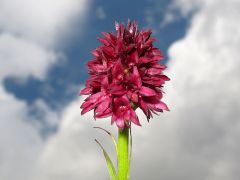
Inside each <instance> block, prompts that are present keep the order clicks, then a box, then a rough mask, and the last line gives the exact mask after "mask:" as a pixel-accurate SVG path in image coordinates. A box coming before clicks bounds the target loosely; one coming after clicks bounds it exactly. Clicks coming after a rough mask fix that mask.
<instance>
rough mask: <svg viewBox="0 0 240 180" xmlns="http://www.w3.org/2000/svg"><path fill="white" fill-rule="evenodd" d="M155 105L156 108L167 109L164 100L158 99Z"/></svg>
mask: <svg viewBox="0 0 240 180" xmlns="http://www.w3.org/2000/svg"><path fill="white" fill-rule="evenodd" d="M155 107H156V108H157V109H161V110H165V111H169V109H168V107H167V105H166V104H165V103H164V102H162V101H160V102H159V103H158V104H155Z"/></svg>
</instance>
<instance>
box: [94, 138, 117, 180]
mask: <svg viewBox="0 0 240 180" xmlns="http://www.w3.org/2000/svg"><path fill="white" fill-rule="evenodd" d="M95 141H96V143H97V144H98V145H99V146H100V148H101V149H102V151H103V155H104V157H105V160H106V163H107V168H108V172H109V175H110V177H111V180H118V177H117V173H116V170H115V168H114V165H113V163H112V161H111V159H110V157H109V155H108V153H107V151H106V150H105V149H104V148H103V146H102V145H101V144H100V142H99V141H98V140H97V139H95Z"/></svg>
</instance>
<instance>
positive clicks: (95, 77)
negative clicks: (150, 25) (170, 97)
mask: <svg viewBox="0 0 240 180" xmlns="http://www.w3.org/2000/svg"><path fill="white" fill-rule="evenodd" d="M115 28H116V33H115V34H112V33H106V32H103V33H102V34H103V36H102V37H100V38H98V39H99V41H100V42H101V46H100V47H98V48H97V49H95V50H93V51H92V54H93V56H94V57H93V59H92V60H90V61H89V62H88V63H87V66H88V72H89V79H88V80H87V82H86V87H85V88H84V89H83V90H82V91H81V93H80V94H81V95H88V97H87V98H86V99H85V100H84V102H83V104H82V105H81V109H82V112H81V114H85V113H86V112H89V111H91V110H94V118H95V119H96V118H106V117H111V124H114V123H115V124H116V126H117V128H118V142H116V140H115V139H114V137H113V136H112V134H111V133H110V132H108V131H106V130H104V131H106V132H107V133H108V134H109V135H110V136H111V137H112V139H113V141H114V144H115V147H116V151H117V157H118V158H117V160H118V171H116V170H115V168H114V165H113V163H112V161H111V159H110V158H109V156H108V154H107V153H106V151H105V150H104V148H103V147H102V146H101V144H100V143H99V142H98V141H97V140H96V141H97V143H98V144H99V145H100V147H101V148H102V149H103V153H104V156H105V158H106V161H107V166H108V170H109V173H110V176H111V179H112V180H128V178H129V167H130V157H129V151H130V149H129V144H131V143H129V139H130V142H131V136H129V132H130V131H131V125H132V124H135V125H137V126H141V122H140V120H139V118H138V116H137V114H136V111H135V110H136V109H137V108H140V109H141V110H142V111H143V112H144V114H145V115H146V117H147V120H148V121H149V119H150V118H152V117H153V116H152V115H153V113H154V114H156V113H157V112H163V111H164V110H166V111H167V110H168V107H167V105H166V104H165V103H164V102H163V101H162V97H163V91H162V87H163V84H164V83H165V81H168V80H169V78H168V77H167V76H166V75H164V74H163V71H164V70H165V69H166V66H165V65H162V64H160V63H159V62H160V61H161V60H162V59H163V55H162V53H161V52H160V50H159V49H158V48H156V47H154V46H153V42H154V41H155V39H154V38H152V37H151V33H152V32H151V30H139V29H138V26H137V23H136V22H132V21H128V24H127V26H126V27H125V26H124V24H122V23H121V24H119V23H117V22H116V23H115Z"/></svg>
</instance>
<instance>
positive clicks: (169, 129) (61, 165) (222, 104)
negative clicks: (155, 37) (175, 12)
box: [40, 0, 240, 180]
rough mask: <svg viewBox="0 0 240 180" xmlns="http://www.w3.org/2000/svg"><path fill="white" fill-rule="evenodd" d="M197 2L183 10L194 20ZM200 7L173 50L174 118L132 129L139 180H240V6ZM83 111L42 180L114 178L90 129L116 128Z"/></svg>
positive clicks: (74, 108)
mask: <svg viewBox="0 0 240 180" xmlns="http://www.w3.org/2000/svg"><path fill="white" fill-rule="evenodd" d="M186 2H188V1H186ZM191 2H192V4H191V3H190V4H187V5H188V6H187V7H185V3H183V4H182V6H183V7H182V6H181V8H182V9H183V10H184V8H186V9H185V12H187V11H190V9H191V7H194V8H195V7H196V6H199V5H196V4H194V3H193V1H191ZM196 2H197V3H198V1H196ZM201 3H202V4H201V9H199V11H198V12H197V14H196V15H194V16H193V19H192V20H191V25H190V27H189V29H188V31H187V34H186V36H185V37H184V38H183V39H182V40H180V41H178V42H176V43H174V44H173V45H172V46H171V47H170V49H169V56H170V61H169V64H168V66H169V69H168V74H169V76H170V77H171V81H170V82H168V83H167V88H166V89H165V91H166V92H167V94H166V98H165V101H166V102H168V104H169V107H170V109H171V111H170V112H168V113H164V114H162V115H161V116H159V117H155V118H154V119H153V120H151V122H150V124H147V123H143V127H142V128H139V127H135V128H134V129H133V136H134V142H133V145H134V146H133V161H132V179H138V180H141V179H142V180H145V179H149V180H156V179H164V180H175V179H179V180H192V179H194V180H225V179H231V180H238V179H239V177H240V174H239V172H240V169H239V167H240V164H239V162H240V159H239V155H238V153H239V151H240V146H239V143H238V141H239V138H240V133H239V132H240V121H239V119H240V112H239V109H240V101H239V99H240V96H239V92H238V91H239V89H240V81H239V77H240V74H239V68H240V62H239V60H238V59H239V56H240V52H239V47H240V26H239V23H238V18H237V17H240V11H238V9H239V8H240V4H239V2H238V1H228V0H224V1H221V3H219V2H218V1H217V0H216V1H207V0H206V1H202V2H201ZM79 105H80V102H79V101H75V102H73V103H72V104H71V105H70V106H69V107H68V108H67V109H66V111H65V112H63V116H62V123H61V125H60V131H59V132H58V133H57V134H56V135H55V136H54V137H53V138H52V139H51V140H50V141H49V142H48V144H47V146H46V148H45V152H44V153H43V156H42V157H41V161H40V162H41V163H40V167H41V168H40V169H41V173H40V174H41V176H42V177H41V178H40V179H46V180H47V179H50V178H51V177H52V178H53V179H54V178H55V179H56V178H58V179H64V178H66V177H68V178H69V179H74V178H75V179H79V178H82V179H105V178H106V177H107V171H106V166H105V162H104V159H103V158H100V157H101V155H100V152H99V151H98V149H97V147H95V146H93V144H91V143H94V142H93V141H92V140H93V139H94V138H95V137H96V136H97V137H99V136H98V134H97V133H95V131H93V130H92V128H91V126H95V125H97V126H99V125H100V126H101V124H103V125H102V126H103V127H109V125H108V124H109V123H110V122H107V124H106V123H103V122H105V120H101V119H100V120H97V121H96V122H93V120H92V117H91V114H89V115H86V116H82V117H81V116H80V110H79ZM140 116H141V119H142V122H143V121H145V118H143V115H142V114H141V115H140ZM108 129H109V128H108ZM114 129H115V128H113V129H112V128H111V130H112V131H115V132H116V129H115V130H114ZM99 138H100V139H101V138H103V137H102V136H100V137H99ZM105 140H106V138H104V141H105ZM109 144H110V142H109ZM107 148H109V147H107ZM110 151H111V152H113V149H111V148H110ZM99 156H100V157H99ZM99 161H101V162H99ZM101 172H102V173H101Z"/></svg>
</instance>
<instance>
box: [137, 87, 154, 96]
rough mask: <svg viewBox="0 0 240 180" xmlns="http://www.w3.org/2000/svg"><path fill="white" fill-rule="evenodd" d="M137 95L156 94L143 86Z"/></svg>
mask: <svg viewBox="0 0 240 180" xmlns="http://www.w3.org/2000/svg"><path fill="white" fill-rule="evenodd" d="M139 93H140V94H141V95H143V96H155V95H156V94H157V93H156V91H155V90H153V89H151V88H149V87H145V86H142V88H141V89H140V91H139Z"/></svg>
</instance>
